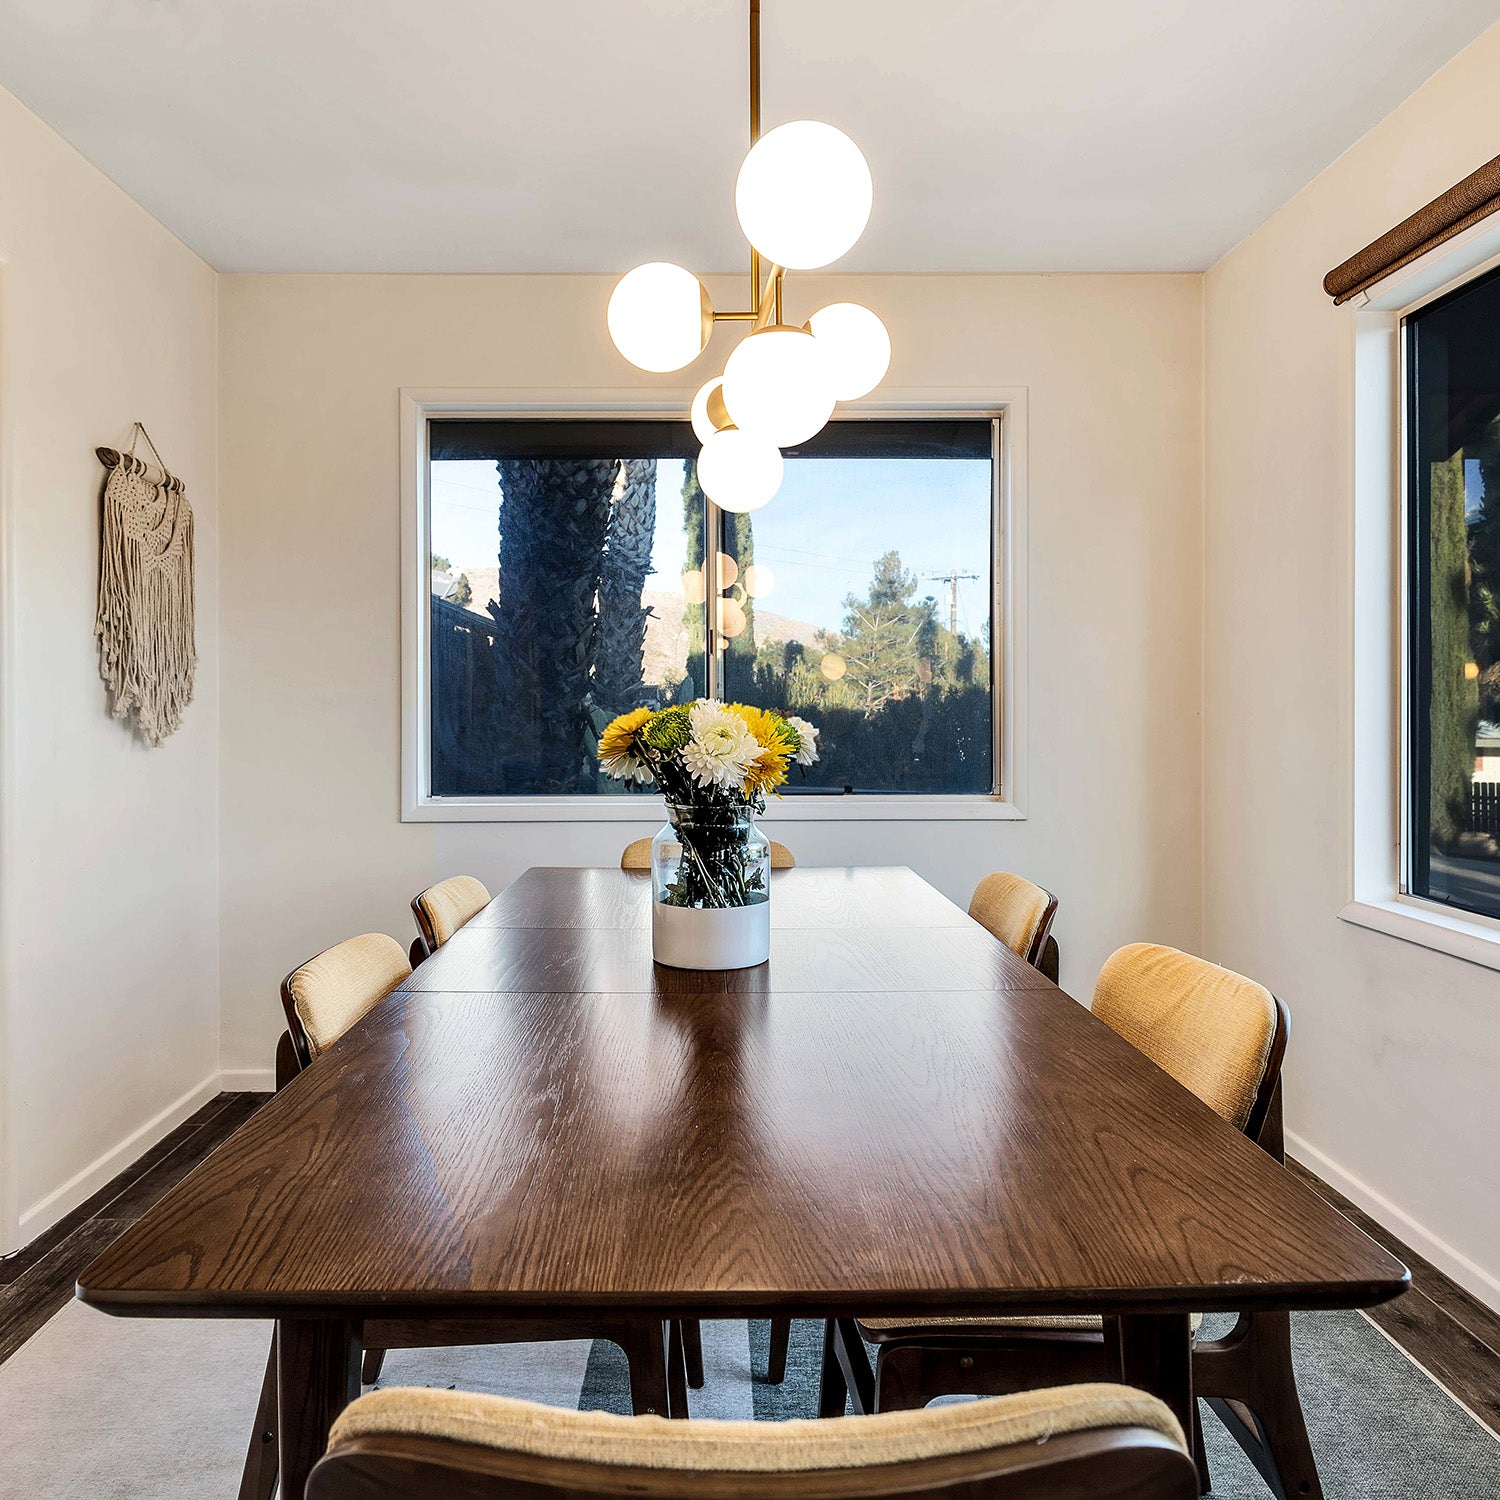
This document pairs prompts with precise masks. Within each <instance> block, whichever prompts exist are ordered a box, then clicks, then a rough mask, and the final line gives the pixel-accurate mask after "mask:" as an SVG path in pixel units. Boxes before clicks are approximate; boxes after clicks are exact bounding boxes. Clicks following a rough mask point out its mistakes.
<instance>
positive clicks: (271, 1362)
mask: <svg viewBox="0 0 1500 1500" xmlns="http://www.w3.org/2000/svg"><path fill="white" fill-rule="evenodd" d="M276 1469H277V1461H276V1336H275V1334H272V1336H271V1354H270V1357H269V1358H268V1359H267V1360H266V1376H265V1379H264V1380H262V1381H261V1384H260V1405H259V1406H258V1407H257V1408H256V1410H255V1426H254V1427H253V1428H252V1429H251V1431H250V1448H249V1451H248V1452H247V1453H246V1454H245V1472H244V1473H243V1474H242V1475H241V1476H240V1495H239V1500H271V1496H272V1494H273V1493H274V1492H275V1489H276Z"/></svg>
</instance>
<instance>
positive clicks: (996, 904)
mask: <svg viewBox="0 0 1500 1500" xmlns="http://www.w3.org/2000/svg"><path fill="white" fill-rule="evenodd" d="M969 915H970V916H971V917H973V918H974V920H975V921H976V922H978V923H979V925H980V926H981V927H987V928H988V929H989V930H990V932H991V933H992V934H993V935H994V936H995V937H997V938H999V939H1000V941H1001V942H1002V943H1004V944H1005V946H1006V947H1007V948H1009V949H1010V950H1011V952H1012V953H1015V954H1016V955H1017V956H1018V957H1021V958H1024V959H1025V960H1026V962H1027V963H1029V964H1030V965H1031V966H1032V968H1034V969H1041V970H1042V972H1043V973H1044V974H1046V975H1047V977H1048V978H1049V979H1051V980H1054V981H1055V980H1056V979H1057V943H1056V941H1055V940H1054V939H1053V938H1052V935H1051V934H1052V920H1053V918H1054V917H1056V915H1057V897H1056V896H1054V895H1053V894H1052V893H1051V892H1050V891H1048V890H1044V889H1043V888H1042V887H1041V886H1039V885H1036V884H1034V883H1033V882H1032V881H1030V880H1027V879H1026V878H1025V877H1024V876H1021V875H1012V874H1010V873H1009V872H1008V871H1005V870H996V871H995V873H994V874H993V875H986V876H985V877H984V879H983V880H981V881H980V882H979V884H978V885H977V886H975V887H974V896H973V899H972V900H971V901H970V902H969ZM1049 957H1050V960H1051V962H1050V964H1049V963H1048V959H1049ZM1049 969H1050V972H1049Z"/></svg>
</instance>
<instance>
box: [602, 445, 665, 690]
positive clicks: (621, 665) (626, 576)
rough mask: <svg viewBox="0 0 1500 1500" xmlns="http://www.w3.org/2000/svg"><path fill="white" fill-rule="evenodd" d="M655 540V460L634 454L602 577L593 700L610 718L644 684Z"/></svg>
mask: <svg viewBox="0 0 1500 1500" xmlns="http://www.w3.org/2000/svg"><path fill="white" fill-rule="evenodd" d="M655 540H656V460H655V459H654V458H630V459H626V460H625V461H624V463H623V465H622V470H621V473H620V476H619V478H618V480H617V481H616V483H615V490H614V503H613V505H612V506H611V507H610V513H609V538H608V545H607V547H606V549H605V553H604V566H603V569H602V571H601V573H600V577H599V644H598V651H597V652H596V654H595V658H594V701H595V702H596V703H597V704H598V705H599V707H600V709H601V710H602V711H603V712H604V713H605V715H607V716H609V717H613V716H614V715H615V714H619V713H624V712H625V711H626V710H627V709H631V708H635V707H636V706H637V705H638V704H639V703H640V701H641V698H642V694H643V689H644V681H643V679H644V676H645V662H646V620H647V617H648V616H649V614H650V611H649V610H647V609H645V608H644V607H643V606H642V604H641V591H642V590H643V589H644V588H645V586H646V578H647V576H648V575H649V574H650V572H651V548H652V544H653V543H654V542H655Z"/></svg>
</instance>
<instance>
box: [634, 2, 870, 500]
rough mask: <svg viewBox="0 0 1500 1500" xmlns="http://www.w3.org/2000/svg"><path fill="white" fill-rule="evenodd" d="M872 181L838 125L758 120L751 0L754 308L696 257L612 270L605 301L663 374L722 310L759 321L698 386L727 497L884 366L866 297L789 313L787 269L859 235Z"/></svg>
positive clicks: (719, 493)
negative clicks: (693, 267) (684, 262)
mask: <svg viewBox="0 0 1500 1500" xmlns="http://www.w3.org/2000/svg"><path fill="white" fill-rule="evenodd" d="M872 193H873V188H872V184H871V181H870V168H869V165H868V164H867V163H866V161H865V158H864V155H863V153H862V152H861V151H860V149H859V147H858V146H856V145H855V144H854V142H853V141H851V140H850V139H849V137H848V136H847V135H845V134H844V132H843V131H842V130H839V129H837V128H836V127H835V126H833V125H826V124H824V123H822V122H821V121H819V120H792V121H790V122H789V123H788V124H785V125H778V126H777V127H776V128H775V129H774V130H771V131H768V132H767V133H766V134H765V135H762V134H761V133H760V0H750V151H749V154H748V155H747V156H746V157H745V160H744V163H743V164H742V165H741V167H740V174H739V178H738V180H737V181H736V183H735V190H734V203H735V210H736V212H737V213H738V215H739V221H740V228H741V229H742V230H744V232H745V238H746V239H748V240H749V241H750V288H751V300H752V303H753V310H751V311H747V312H715V311H714V308H713V303H712V302H711V300H710V299H709V295H708V290H707V288H706V287H705V286H704V285H703V283H702V282H701V281H700V280H699V279H698V278H697V277H696V276H694V275H693V273H692V272H691V271H687V270H684V269H683V267H681V266H674V265H671V264H669V263H667V262H664V261H652V262H650V263H649V264H647V265H643V266H637V267H636V268H635V270H633V271H630V272H627V273H626V274H625V275H624V276H622V277H621V278H620V280H619V281H618V282H617V283H616V284H615V289H614V291H613V293H612V294H611V296H610V299H609V314H608V321H609V333H610V337H611V338H612V339H613V340H614V344H615V347H616V348H617V349H618V350H619V351H620V353H621V354H623V355H624V356H625V358H626V359H628V360H629V361H630V362H631V364H633V365H635V366H637V368H639V369H642V370H650V371H652V372H654V373H658V374H661V373H665V372H667V371H670V370H680V369H683V368H684V367H685V366H687V365H690V364H692V362H693V361H694V360H695V359H697V358H698V356H699V355H700V354H702V353H703V351H704V349H705V348H706V347H707V346H708V340H709V336H710V335H711V334H712V333H713V330H714V325H715V324H716V323H749V324H751V325H752V327H751V330H750V332H749V333H748V334H747V335H746V336H745V337H744V338H743V339H742V340H741V341H740V342H739V344H738V345H736V346H735V348H734V350H733V351H732V352H731V353H730V356H729V359H728V361H727V363H726V364H725V367H724V374H723V375H722V376H720V377H716V378H715V379H713V380H710V381H709V382H708V383H707V384H706V385H704V386H703V387H702V388H701V389H700V390H699V392H698V394H697V395H696V396H695V397H694V398H693V404H692V411H691V419H692V424H693V431H694V433H695V434H697V437H698V441H699V442H700V443H702V445H703V447H702V449H701V451H700V453H699V456H698V482H699V483H700V484H701V485H702V487H703V493H704V494H705V495H707V496H708V498H709V499H710V500H712V501H713V502H714V504H715V505H717V506H718V507H719V508H720V509H721V510H731V511H750V510H758V509H759V508H760V507H761V506H762V505H764V504H765V503H766V502H767V501H768V500H770V499H771V497H772V496H773V495H774V494H775V493H776V491H777V490H778V489H779V488H780V486H781V477H782V457H781V451H780V450H781V449H783V448H790V447H795V446H796V445H797V444H799V443H805V442H807V440H808V439H809V438H811V437H813V436H814V435H815V434H816V433H818V432H820V431H821V430H822V428H823V427H824V425H825V424H826V423H827V422H828V420H829V418H830V417H831V416H832V415H833V409H834V406H835V405H836V403H838V402H840V401H857V400H858V399H859V398H860V397H861V396H865V395H868V394H869V393H870V392H871V391H872V390H874V389H875V387H876V386H877V385H879V384H880V382H881V381H882V380H883V379H884V378H885V372H886V370H887V368H888V367H889V365H890V362H891V340H890V335H889V334H888V333H887V332H886V329H885V324H884V323H882V322H881V321H880V319H879V318H878V317H877V316H876V315H875V314H874V313H873V312H871V311H870V309H869V308H867V307H862V306H860V304H859V303H857V302H834V303H831V304H830V305H829V306H827V307H824V308H822V309H820V310H819V311H818V312H815V313H814V314H813V315H812V317H811V318H810V319H808V321H807V322H806V323H804V324H801V325H797V324H792V323H787V322H785V321H784V320H783V314H782V280H783V277H784V274H785V272H787V271H788V270H792V271H814V270H817V269H818V268H819V267H820V266H826V265H828V264H829V263H830V262H832V261H835V260H837V259H838V258H839V257H840V256H841V255H844V254H846V253H847V252H848V251H849V250H850V249H852V248H853V246H854V243H855V242H856V241H857V240H858V239H859V237H860V235H861V234H863V233H864V228H865V225H866V224H867V223H868V222H869V218H870V204H871V200H872ZM763 266H767V267H769V269H767V270H766V271H765V274H764V277H762V268H763Z"/></svg>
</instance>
